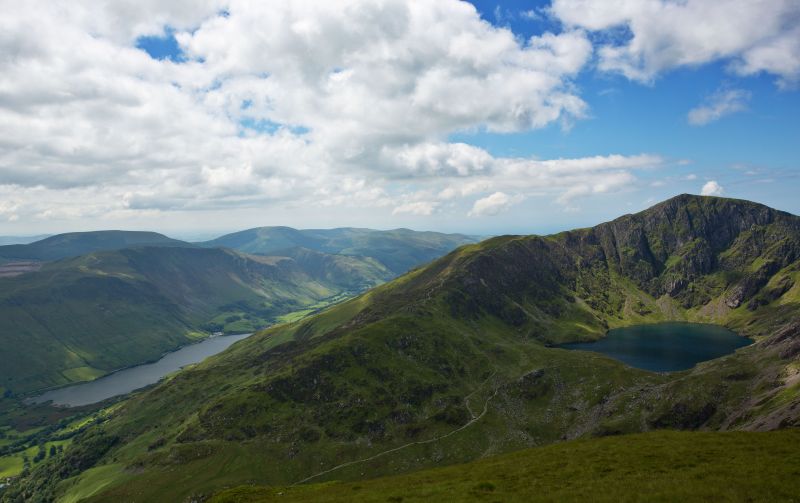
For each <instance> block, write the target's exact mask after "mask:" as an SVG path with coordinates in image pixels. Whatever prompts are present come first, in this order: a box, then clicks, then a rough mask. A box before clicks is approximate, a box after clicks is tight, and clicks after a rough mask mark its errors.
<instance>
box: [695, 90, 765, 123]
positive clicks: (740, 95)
mask: <svg viewBox="0 0 800 503" xmlns="http://www.w3.org/2000/svg"><path fill="white" fill-rule="evenodd" d="M749 100H750V93H749V92H748V91H745V90H742V89H720V90H718V91H717V92H715V93H714V94H713V95H712V96H710V97H709V99H708V100H706V103H704V104H702V105H699V106H697V107H695V108H693V109H691V110H689V113H688V114H687V119H688V121H689V124H691V125H693V126H704V125H706V124H708V123H709V122H714V121H716V120H719V119H721V118H722V117H724V116H726V115H730V114H733V113H736V112H741V111H742V110H745V109H746V108H747V102H748V101H749Z"/></svg>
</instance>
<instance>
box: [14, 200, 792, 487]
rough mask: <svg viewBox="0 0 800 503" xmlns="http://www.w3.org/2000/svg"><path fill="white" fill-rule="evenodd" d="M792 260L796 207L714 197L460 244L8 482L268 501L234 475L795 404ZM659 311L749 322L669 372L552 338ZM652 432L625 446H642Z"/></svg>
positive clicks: (449, 456)
mask: <svg viewBox="0 0 800 503" xmlns="http://www.w3.org/2000/svg"><path fill="white" fill-rule="evenodd" d="M244 241H246V242H253V240H252V239H247V240H244ZM244 241H243V242H244ZM799 279H800V218H798V217H797V216H794V215H791V214H788V213H784V212H780V211H777V210H774V209H771V208H768V207H766V206H763V205H759V204H756V203H751V202H747V201H741V200H733V199H724V198H717V197H698V196H689V195H682V196H678V197H675V198H673V199H670V200H667V201H665V202H663V203H660V204H658V205H655V206H653V207H652V208H649V209H647V210H645V211H643V212H641V213H637V214H633V215H625V216H622V217H620V218H618V219H616V220H614V221H611V222H608V223H604V224H600V225H598V226H596V227H593V228H588V229H579V230H575V231H569V232H563V233H559V234H555V235H550V236H502V237H496V238H491V239H488V240H485V241H482V242H480V243H476V244H467V245H464V246H461V247H460V248H458V249H456V250H455V251H452V252H450V253H449V254H447V255H445V256H443V257H441V258H438V259H436V260H434V261H433V262H431V263H430V264H428V265H426V266H424V267H420V268H417V269H414V270H412V271H410V272H408V273H406V274H404V275H403V276H401V277H399V278H397V279H395V280H393V281H390V282H388V283H385V284H382V285H380V286H377V287H375V288H373V289H371V290H369V291H367V292H366V293H364V294H362V295H360V296H358V297H356V298H354V299H352V300H349V301H346V302H343V303H339V304H337V305H334V306H332V307H330V308H328V309H326V310H324V311H322V312H320V313H319V314H316V315H314V316H311V317H308V318H305V319H301V320H298V321H296V322H294V323H289V324H282V325H278V326H275V327H272V328H269V329H267V330H265V331H262V332H259V333H257V334H256V335H254V336H251V337H250V338H248V339H245V340H243V341H240V342H238V343H236V344H234V345H233V346H231V347H230V348H229V349H228V350H226V351H225V352H223V353H220V354H219V355H216V356H214V357H211V358H209V359H207V360H206V361H204V362H203V363H201V364H199V365H197V366H195V367H193V368H191V369H188V370H185V371H183V372H180V373H178V374H177V375H175V376H174V377H172V378H171V379H168V380H166V381H164V382H162V383H161V384H160V385H158V386H156V387H154V388H153V389H150V390H147V391H145V392H143V393H140V394H137V395H135V396H133V397H132V398H130V399H129V400H127V401H125V402H123V403H122V404H121V405H120V406H119V407H118V408H116V409H115V410H114V412H113V413H111V414H110V416H109V417H108V419H107V420H104V421H100V422H99V423H98V424H97V425H96V426H93V427H91V428H88V429H86V431H84V432H82V433H81V434H80V435H78V436H76V437H75V439H74V442H73V445H72V447H71V448H70V449H69V450H68V451H67V452H66V454H65V458H64V459H57V460H55V461H52V462H48V463H44V464H43V465H41V466H39V467H38V468H36V469H35V470H34V471H33V472H32V474H31V475H30V476H29V477H28V478H26V479H25V480H23V481H22V483H20V484H19V485H18V486H16V487H15V490H14V491H13V492H11V493H9V495H8V496H6V499H8V500H9V501H14V499H13V498H15V497H19V496H24V497H26V498H30V499H31V500H33V501H35V500H36V499H37V498H39V499H41V500H45V501H46V500H48V499H49V498H53V497H61V498H64V499H66V500H69V499H70V498H76V497H77V495H80V497H82V498H87V501H109V500H112V499H114V500H123V501H128V500H133V499H138V500H146V501H182V500H192V501H201V500H203V499H205V498H208V497H210V496H211V495H213V494H215V493H217V492H219V491H221V490H223V489H226V488H230V487H233V486H239V485H242V486H243V487H242V488H240V489H236V490H233V491H234V493H235V491H239V492H240V493H241V494H245V493H247V492H248V491H250V492H251V493H252V494H255V496H254V498H255V499H251V500H248V499H244V498H243V499H229V500H228V501H262V500H263V501H272V498H273V496H275V494H273V493H272V492H270V490H269V489H264V490H262V491H261V492H260V493H259V490H252V491H251V489H252V488H251V489H247V488H246V487H245V486H244V485H247V486H252V484H268V485H272V486H290V485H295V484H306V483H318V482H325V481H329V480H345V481H347V480H350V481H358V480H363V479H368V478H371V477H376V476H385V475H394V474H397V473H405V472H412V471H416V470H424V469H430V468H434V467H439V466H442V465H446V464H454V463H463V462H469V461H473V460H476V459H479V458H482V457H486V456H490V455H494V454H500V453H505V452H510V451H514V450H518V449H521V448H526V447H537V446H542V445H545V444H550V443H554V442H559V441H563V440H570V439H576V438H584V437H594V436H608V435H619V434H627V433H639V432H648V431H651V430H658V429H678V430H696V429H703V430H774V429H778V428H786V427H790V426H793V425H794V426H797V425H800V364H799V363H798V358H799V357H800V317H799V314H800V284H799V283H798V280H799ZM665 320H675V321H694V322H702V323H714V324H719V325H724V326H727V327H729V328H731V329H734V330H736V331H737V332H738V333H739V334H741V335H743V336H748V337H750V338H752V339H753V340H754V341H755V342H754V343H753V344H751V345H749V346H747V347H745V348H742V349H740V350H738V351H737V352H736V353H734V354H731V355H729V356H726V357H723V358H719V359H716V360H711V361H707V362H704V363H702V364H699V365H697V366H695V367H694V368H692V369H690V370H687V371H682V372H673V373H653V372H648V371H645V370H640V369H635V368H632V367H629V366H626V365H624V364H622V363H620V362H618V361H616V360H613V359H611V358H608V357H605V356H601V355H599V354H596V353H590V352H582V351H568V350H565V349H561V348H559V347H557V344H558V343H562V342H569V341H580V340H594V339H598V338H601V337H603V336H604V334H605V333H606V332H607V330H608V329H609V328H614V327H621V326H626V325H632V324H640V323H650V322H658V321H665ZM647 438H656V437H647ZM676 438H677V437H676ZM726 438H727V437H726ZM761 438H765V439H767V438H774V437H761ZM648 441H649V440H648ZM665 441H666V440H664V441H663V442H665ZM675 441H676V442H678V440H675ZM681 441H683V440H681ZM720 441H721V440H720ZM766 441H767V440H764V442H766ZM663 442H662V444H663ZM645 444H646V442H645ZM645 444H641V445H645ZM631 445H637V444H631ZM675 445H677V444H675ZM646 451H647V449H646V448H635V447H631V448H630V449H628V450H626V451H624V452H622V453H621V454H620V456H621V457H622V458H624V461H625V463H627V464H630V465H635V464H637V463H639V462H643V461H642V460H643V459H644V458H642V456H645V454H646ZM534 456H535V455H534ZM637 456H638V457H637ZM587 462H590V460H587ZM470 466H471V465H470ZM532 466H534V465H532ZM535 466H539V465H535ZM464 469H465V470H466V469H470V468H464ZM423 473H428V472H423ZM430 473H431V474H432V473H433V472H430ZM431 477H433V475H430V476H428V479H429V480H433V479H431ZM423 478H424V476H423ZM355 487H356V486H353V488H351V489H350V490H351V491H355V490H356V489H355ZM358 487H360V486H358ZM475 487H477V486H475ZM475 487H473V488H472V489H470V490H478V491H479V492H480V491H483V489H480V488H478V489H475ZM488 487H489V486H485V487H484V489H486V488H488ZM309 490H311V489H309ZM487 491H488V489H487ZM489 492H491V491H489ZM234 493H229V496H230V495H231V494H233V495H234V496H231V498H235V494H234ZM259 494H260V496H259ZM378 494H380V493H378ZM384 496H385V494H384ZM223 497H224V495H219V498H223ZM392 497H394V496H392ZM399 497H401V496H399ZM487 497H491V495H489V496H487ZM224 500H225V499H220V501H224ZM395 501H400V500H395Z"/></svg>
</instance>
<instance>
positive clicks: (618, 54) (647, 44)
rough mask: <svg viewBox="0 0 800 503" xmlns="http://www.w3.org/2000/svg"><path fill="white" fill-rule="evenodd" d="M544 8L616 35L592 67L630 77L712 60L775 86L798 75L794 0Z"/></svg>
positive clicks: (640, 1)
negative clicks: (767, 76)
mask: <svg viewBox="0 0 800 503" xmlns="http://www.w3.org/2000/svg"><path fill="white" fill-rule="evenodd" d="M551 12H552V13H553V14H554V15H555V16H556V17H558V18H559V19H561V20H562V21H563V22H564V23H566V24H567V25H568V26H575V27H580V28H584V29H587V30H591V31H598V32H608V33H609V35H610V39H612V40H614V39H616V40H615V41H612V42H609V43H606V44H605V45H603V46H602V47H600V49H599V56H600V62H599V67H600V69H602V70H606V71H614V72H620V73H622V74H624V75H625V76H627V77H628V78H631V79H635V80H640V81H650V80H652V79H653V78H655V77H656V76H657V75H658V74H659V73H661V72H663V71H665V70H669V69H671V68H675V67H680V66H695V65H701V64H704V63H708V62H711V61H716V60H729V61H730V62H731V69H732V70H733V71H735V72H736V73H739V74H741V75H752V74H755V73H759V72H768V73H771V74H773V75H776V76H778V79H779V80H778V82H779V84H780V85H789V84H790V83H792V82H796V81H797V80H798V78H800V24H799V23H798V16H800V3H799V2H797V1H796V0H760V1H753V0H715V1H708V0H685V1H680V2H675V1H671V0H616V1H603V2H600V1H595V0H554V1H553V5H552V8H551ZM620 28H625V29H627V30H628V32H627V33H626V32H624V31H620ZM628 35H629V36H628Z"/></svg>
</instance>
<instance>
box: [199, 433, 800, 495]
mask: <svg viewBox="0 0 800 503" xmlns="http://www.w3.org/2000/svg"><path fill="white" fill-rule="evenodd" d="M689 500H691V501H699V500H708V501H771V502H774V501H800V430H797V429H792V430H782V431H774V432H768V433H753V432H730V433H710V432H702V433H701V432H694V433H689V432H673V431H661V432H652V433H645V434H637V435H625V436H618V437H605V438H599V439H587V440H578V441H573V442H565V443H561V444H556V445H551V446H547V447H541V448H534V449H526V450H524V451H519V452H516V453H512V454H506V455H501V456H495V457H491V458H486V459H482V460H479V461H476V462H473V463H468V464H464V465H454V466H449V467H446V468H438V469H433V470H426V471H421V472H417V473H412V474H409V475H402V476H395V477H384V478H378V479H373V480H366V481H360V482H349V483H341V482H332V483H325V484H311V485H305V486H296V487H257V486H242V487H237V488H234V489H230V490H227V491H224V492H222V493H219V494H217V495H216V496H215V497H213V498H212V499H211V502H213V503H256V502H271V501H281V502H284V503H286V502H293V501H315V502H349V501H375V502H378V501H380V502H387V501H389V502H411V501H689Z"/></svg>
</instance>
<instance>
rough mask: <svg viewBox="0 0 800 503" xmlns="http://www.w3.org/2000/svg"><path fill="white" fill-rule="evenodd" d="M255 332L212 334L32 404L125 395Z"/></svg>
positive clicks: (51, 393) (76, 403)
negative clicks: (146, 361) (145, 362)
mask: <svg viewBox="0 0 800 503" xmlns="http://www.w3.org/2000/svg"><path fill="white" fill-rule="evenodd" d="M250 335H251V334H241V335H224V336H217V337H210V338H208V339H205V340H203V341H201V342H198V343H196V344H190V345H188V346H184V347H182V348H181V349H179V350H177V351H173V352H172V353H167V354H166V355H164V356H163V357H162V358H161V359H160V360H158V361H157V362H154V363H147V364H144V365H137V366H135V367H130V368H127V369H123V370H120V371H118V372H114V373H113V374H109V375H107V376H104V377H101V378H99V379H95V380H94V381H89V382H85V383H80V384H73V385H71V386H67V387H64V388H59V389H54V390H52V391H48V392H46V393H44V394H42V395H39V396H35V397H32V398H30V399H28V401H29V402H32V403H44V402H48V401H52V402H53V405H62V406H67V407H79V406H81V405H89V404H91V403H96V402H100V401H102V400H105V399H107V398H111V397H114V396H117V395H124V394H126V393H130V392H131V391H134V390H137V389H139V388H144V387H145V386H149V385H150V384H154V383H157V382H158V381H159V380H160V379H161V378H163V377H164V376H166V375H167V374H170V373H172V372H175V371H176V370H180V369H181V368H182V367H185V366H186V365H190V364H192V363H197V362H200V361H203V360H204V359H206V358H208V357H209V356H213V355H215V354H217V353H219V352H221V351H223V350H225V349H227V348H228V347H229V346H230V345H231V344H233V343H234V342H236V341H240V340H242V339H244V338H246V337H249V336H250Z"/></svg>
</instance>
